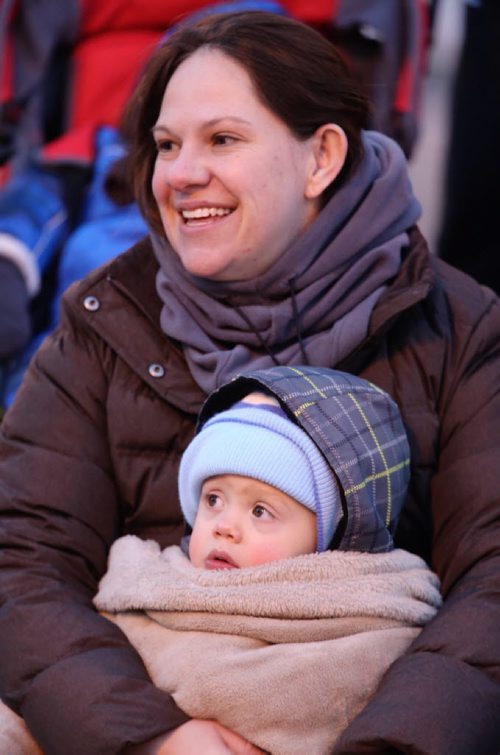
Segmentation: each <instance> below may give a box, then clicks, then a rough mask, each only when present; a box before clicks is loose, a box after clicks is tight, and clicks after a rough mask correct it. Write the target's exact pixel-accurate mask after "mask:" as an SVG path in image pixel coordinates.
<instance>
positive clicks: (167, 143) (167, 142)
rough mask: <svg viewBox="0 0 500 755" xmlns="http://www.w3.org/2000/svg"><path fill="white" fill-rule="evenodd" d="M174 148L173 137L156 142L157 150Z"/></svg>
mask: <svg viewBox="0 0 500 755" xmlns="http://www.w3.org/2000/svg"><path fill="white" fill-rule="evenodd" d="M173 149H174V142H173V141H172V140H171V139H162V140H161V141H158V142H156V150H157V152H172V150H173Z"/></svg>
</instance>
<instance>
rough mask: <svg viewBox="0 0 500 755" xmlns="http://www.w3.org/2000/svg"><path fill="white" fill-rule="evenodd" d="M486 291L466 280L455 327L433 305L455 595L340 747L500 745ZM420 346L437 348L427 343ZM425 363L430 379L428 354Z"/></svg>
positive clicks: (498, 548) (498, 342) (499, 476)
mask: <svg viewBox="0 0 500 755" xmlns="http://www.w3.org/2000/svg"><path fill="white" fill-rule="evenodd" d="M478 291H479V288H477V289H475V288H474V289H473V288H472V286H470V287H469V286H464V287H462V289H461V294H462V297H461V298H462V307H461V306H460V305H459V304H457V301H455V302H451V304H450V306H449V310H450V311H452V312H454V315H453V316H454V320H453V322H452V326H453V327H452V328H451V329H450V331H449V333H448V334H447V332H446V331H447V326H446V322H445V318H446V314H445V313H444V310H436V311H435V313H434V314H435V318H436V322H438V327H439V328H442V334H440V336H439V338H438V344H439V348H440V350H441V357H440V358H441V359H443V362H444V366H443V370H442V375H441V378H440V381H439V380H438V381H436V386H435V388H436V391H437V395H438V400H437V405H436V411H437V412H438V421H439V435H438V437H437V439H436V443H437V458H438V462H437V468H436V469H435V472H434V475H433V479H432V487H431V494H432V519H433V521H432V526H433V547H432V560H433V561H432V566H433V568H434V569H435V570H436V571H437V573H438V574H439V576H440V578H441V581H442V589H443V596H444V605H443V607H442V608H441V610H440V611H439V613H438V615H437V616H436V618H435V619H433V620H432V621H431V622H430V623H429V624H428V625H427V626H426V627H425V628H424V629H423V631H422V633H421V634H420V636H419V637H418V639H417V640H416V641H415V643H414V644H413V646H412V648H411V649H410V652H409V653H408V654H406V655H405V656H404V657H402V658H400V659H399V660H398V661H396V663H395V664H394V665H393V666H392V667H391V669H390V670H389V672H388V673H387V675H386V676H385V678H384V680H383V682H382V684H381V686H380V688H379V690H378V692H377V694H376V695H375V697H374V698H373V699H372V701H371V702H370V703H369V704H368V705H367V707H366V708H365V709H364V711H363V712H362V713H361V714H360V715H359V716H358V717H357V719H355V721H353V723H352V724H351V725H350V726H349V727H348V728H347V730H346V731H345V732H344V735H343V736H342V737H341V739H340V741H339V742H338V744H337V747H336V750H335V752H337V753H357V752H386V751H387V752H389V751H391V748H392V749H393V750H395V751H398V752H405V753H419V754H420V755H423V754H424V753H426V754H428V755H444V754H445V753H451V752H452V753H453V754H454V755H470V753H473V752H478V753H479V752H480V753H482V754H484V755H487V754H488V753H491V755H493V753H495V754H496V753H498V752H499V751H500V726H499V718H498V711H500V633H499V631H498V627H499V625H500V303H499V301H498V300H497V299H496V298H494V297H493V295H492V294H491V292H490V294H488V293H487V292H485V293H484V295H482V305H481V308H480V311H478V310H479V306H478V304H477V299H478V293H477V292H478ZM459 292H460V291H459ZM474 298H475V299H476V302H474V303H473V302H472V300H473V299H474ZM474 309H476V315H475V316H473V317H471V314H470V312H471V311H474ZM419 346H422V354H427V356H428V355H429V354H430V353H432V346H429V344H428V343H427V345H426V344H420V345H419ZM443 354H445V356H444V357H443V356H442V355H443ZM403 358H404V359H408V358H409V357H408V355H404V357H403ZM426 369H427V373H426ZM414 372H415V374H420V373H421V374H422V376H423V377H422V379H424V380H428V374H429V371H428V368H426V366H425V363H422V364H420V365H419V369H418V370H417V369H416V368H415V370H414ZM429 382H431V381H429ZM427 390H429V389H428V388H427ZM422 410H423V408H422ZM425 411H428V408H426V410H425Z"/></svg>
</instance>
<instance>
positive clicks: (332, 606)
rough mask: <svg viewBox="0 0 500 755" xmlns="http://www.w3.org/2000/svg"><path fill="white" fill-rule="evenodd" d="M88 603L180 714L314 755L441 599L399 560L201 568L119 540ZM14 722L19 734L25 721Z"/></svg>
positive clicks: (417, 562) (35, 752)
mask: <svg viewBox="0 0 500 755" xmlns="http://www.w3.org/2000/svg"><path fill="white" fill-rule="evenodd" d="M95 604H96V606H97V608H98V609H99V610H100V611H102V612H104V613H105V615H107V616H108V618H110V619H111V620H112V621H114V622H115V623H116V624H117V625H118V626H119V627H120V628H121V629H122V630H123V631H124V632H125V634H126V635H127V636H128V637H129V639H130V641H131V642H132V644H133V645H135V647H136V648H137V650H138V651H139V653H140V654H141V656H142V658H143V659H144V662H145V664H146V666H147V668H148V671H149V673H150V674H151V677H152V679H153V681H154V682H155V684H156V685H157V686H159V687H161V688H162V689H165V690H166V691H168V692H169V693H170V694H172V695H173V697H174V698H175V700H176V702H177V704H178V705H179V706H180V707H181V708H182V709H183V710H185V711H186V713H188V715H190V716H191V717H194V718H214V719H217V720H218V721H220V722H221V723H222V724H224V725H225V726H227V727H229V728H230V729H233V730H234V731H237V732H239V733H240V734H242V736H244V737H246V738H247V739H249V740H250V741H252V742H254V743H255V744H256V745H258V746H259V747H261V748H262V749H263V750H266V751H268V752H270V753H273V755H295V753H297V755H298V753H304V752H306V751H307V752H308V753H310V755H316V754H317V755H320V754H321V753H327V752H330V751H331V748H332V746H333V744H334V742H335V740H336V739H337V737H338V736H339V734H340V733H341V732H342V731H343V729H344V728H345V727H346V726H347V724H348V723H349V721H351V720H352V718H354V717H355V716H356V715H357V713H358V712H359V711H360V710H361V709H362V707H363V706H364V705H365V704H366V702H367V701H368V699H369V698H370V696H371V695H372V694H373V692H374V691H375V689H376V687H377V685H378V683H379V681H380V679H381V677H382V675H383V674H384V673H385V671H386V670H387V668H388V667H389V666H390V665H391V663H392V662H393V661H394V660H395V659H396V658H397V657H398V656H399V655H400V654H402V653H404V652H405V650H406V649H407V648H408V646H409V645H410V643H411V642H412V640H413V639H414V638H415V637H416V635H417V634H418V633H419V631H420V628H421V627H422V626H423V625H424V624H425V623H426V622H427V621H429V620H430V619H431V618H432V617H433V616H434V615H435V613H436V611H437V610H438V608H439V606H440V604H441V597H440V593H439V582H438V579H437V577H436V575H435V574H433V573H432V572H431V571H430V570H429V569H428V568H427V566H426V565H425V563H424V562H423V561H422V560H421V559H419V558H418V557H417V556H414V555H412V554H409V553H407V552H406V551H401V550H395V551H393V552H391V553H386V554H363V553H343V552H339V551H336V552H326V553H321V554H311V555H307V556H299V557H296V558H293V559H286V560H283V561H276V562H273V563H271V564H264V565H261V566H257V567H252V568H249V569H242V570H227V571H206V570H203V569H195V568H194V567H193V566H192V565H191V563H190V562H189V560H188V559H187V558H186V556H185V555H184V554H183V553H182V551H181V550H180V549H179V548H177V547H176V546H174V547H171V548H167V549H165V550H164V551H161V549H160V547H159V546H158V544H157V543H155V542H153V541H147V542H145V541H142V540H139V539H138V538H136V537H133V536H127V537H124V538H120V539H119V540H117V541H116V542H115V543H114V545H113V546H112V548H111V552H110V559H109V565H108V572H107V573H106V575H105V576H104V577H103V579H102V580H101V584H100V587H99V592H98V594H97V596H96V598H95ZM2 713H4V714H6V715H7V718H8V719H9V726H10V730H12V723H13V719H12V716H14V714H12V713H11V711H10V710H8V709H7V708H5V706H4V710H3V711H1V710H0V732H1V731H2V725H3V718H2ZM14 723H15V725H16V727H17V729H16V730H17V736H18V737H19V727H21V728H22V727H24V724H23V722H22V721H21V719H18V718H17V717H15V720H14ZM23 736H24V737H26V736H27V732H26V731H25V729H24V732H23ZM1 743H2V739H1V737H0V752H9V754H10V753H12V755H21V754H22V755H39V753H40V750H39V749H38V748H36V745H34V743H33V742H32V740H31V745H30V746H31V747H32V749H29V748H26V746H25V741H24V740H23V747H22V748H21V749H19V748H18V749H8V748H6V747H3V748H2V744H1ZM34 747H35V748H36V749H33V748H34Z"/></svg>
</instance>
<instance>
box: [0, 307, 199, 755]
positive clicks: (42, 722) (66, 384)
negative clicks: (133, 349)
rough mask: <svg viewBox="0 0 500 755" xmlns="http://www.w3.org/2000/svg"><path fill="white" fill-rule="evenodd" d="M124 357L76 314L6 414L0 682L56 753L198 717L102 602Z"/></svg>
mask: <svg viewBox="0 0 500 755" xmlns="http://www.w3.org/2000/svg"><path fill="white" fill-rule="evenodd" d="M113 361H114V355H113V354H112V353H110V350H109V349H107V347H105V345H104V344H103V343H102V342H100V341H99V339H97V338H96V337H95V336H94V335H93V334H90V333H89V332H88V331H85V328H84V327H83V326H81V324H78V323H77V322H73V321H72V317H71V315H70V316H69V317H67V318H65V323H64V325H63V327H62V328H61V329H59V330H58V331H57V332H56V333H54V334H53V335H52V336H51V337H50V338H49V339H48V340H47V342H46V343H45V345H44V346H43V347H42V349H41V351H40V352H39V353H38V355H37V356H36V358H35V361H34V363H33V364H32V366H31V368H30V370H29V373H28V375H27V378H26V380H25V383H24V384H23V386H22V387H21V389H20V391H19V395H18V396H17V398H16V400H15V402H14V405H13V406H12V408H11V410H10V411H9V412H8V413H7V415H6V417H5V419H4V421H3V424H2V426H1V428H0V430H1V446H0V563H1V568H0V602H1V610H0V654H1V659H0V689H1V695H2V698H3V699H4V700H5V701H6V702H7V703H8V704H9V705H10V706H11V707H13V708H14V709H15V710H16V711H17V712H19V713H20V714H21V715H22V716H23V717H24V719H25V720H26V722H27V724H28V726H29V728H30V730H31V732H32V733H33V735H34V736H35V738H36V739H37V741H38V742H39V743H40V745H41V746H42V748H43V749H44V751H46V752H50V753H52V754H53V755H57V753H61V754H62V753H64V754H65V755H66V754H67V753H68V752H72V753H74V754H75V755H77V753H82V754H83V753H89V752H95V753H97V752H103V753H113V752H118V751H119V750H120V749H121V748H122V747H123V746H124V745H125V744H126V743H131V742H144V741H146V740H148V739H152V738H153V737H155V736H158V735H159V734H161V733H164V732H166V731H168V730H171V729H173V728H175V727H176V726H179V725H180V724H182V723H184V722H185V721H186V720H187V717H186V716H185V715H184V714H183V713H182V712H181V711H180V710H179V709H178V708H177V707H176V705H175V703H174V702H173V701H172V699H171V698H170V697H169V696H168V695H166V694H165V693H163V692H161V691H159V690H157V689H156V688H155V687H154V686H153V684H152V683H151V681H150V679H149V677H148V674H147V672H146V670H145V668H144V666H143V664H142V661H141V660H140V658H139V656H138V655H137V654H136V652H135V651H134V650H133V648H132V647H131V646H130V645H129V643H128V641H127V640H126V638H125V637H124V635H123V634H122V633H121V632H120V631H119V630H118V629H117V628H116V627H115V626H113V625H112V624H111V623H110V622H108V621H107V620H106V619H104V618H103V617H101V616H99V615H98V614H97V613H96V611H95V610H94V608H93V606H92V602H91V601H92V596H93V595H94V593H95V591H96V587H97V582H98V580H99V578H100V576H101V575H102V573H103V572H104V570H105V567H106V559H107V552H108V549H109V546H110V543H111V542H112V540H113V539H114V538H115V537H116V535H117V534H119V532H120V526H121V510H120V502H119V500H118V494H117V487H116V484H115V479H114V474H113V465H112V462H111V458H110V449H109V442H108V437H107V416H106V395H107V390H108V381H109V375H110V374H111V372H112V368H113Z"/></svg>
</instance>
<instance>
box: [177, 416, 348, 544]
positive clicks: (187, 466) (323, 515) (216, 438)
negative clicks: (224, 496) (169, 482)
mask: <svg viewBox="0 0 500 755" xmlns="http://www.w3.org/2000/svg"><path fill="white" fill-rule="evenodd" d="M221 474H237V475H243V476H245V477H253V478H255V479H257V480H260V481H261V482H265V483H267V484H268V485H272V486H273V487H275V488H278V489H279V490H281V491H283V492H284V493H286V494H287V495H289V496H291V497H292V498H294V499H295V500H296V501H298V502H299V503H301V504H302V505H303V506H306V507H307V508H308V509H310V510H311V511H314V513H315V514H316V523H317V524H316V527H317V545H316V550H317V551H324V550H326V549H327V548H328V546H329V544H330V541H331V539H332V537H333V534H334V532H335V530H336V528H337V525H338V523H339V521H340V519H341V517H342V505H341V501H340V497H339V488H338V486H337V482H336V480H335V477H334V474H333V472H332V470H331V468H330V467H329V465H328V463H327V462H326V461H325V459H324V458H323V455H322V454H321V452H320V451H319V449H318V448H317V446H316V445H315V443H314V442H313V441H312V440H311V438H310V437H309V436H308V435H307V433H306V432H305V431H304V430H302V429H301V428H300V427H299V426H298V425H296V424H295V423H294V422H293V421H292V420H290V419H288V417H287V416H286V414H285V412H284V411H283V410H282V409H281V408H280V407H278V406H272V405H269V404H264V403H263V404H250V403H245V402H244V401H240V402H238V403H237V404H235V405H234V406H232V407H231V408H230V409H228V410H227V411H223V412H220V413H219V414H216V415H215V416H214V417H212V418H211V419H209V420H208V421H207V422H206V423H205V424H204V425H203V427H202V429H201V431H200V432H199V433H198V435H196V436H195V437H194V439H193V440H192V441H191V443H190V444H189V445H188V447H187V448H186V450H185V452H184V455H183V457H182V459H181V465H180V469H179V496H180V502H181V508H182V512H183V514H184V517H185V519H186V521H187V522H188V524H189V525H191V526H193V524H194V520H195V518H196V513H197V511H198V505H199V502H200V495H201V488H202V486H203V483H204V482H205V480H207V479H208V478H209V477H213V476H215V475H221Z"/></svg>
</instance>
